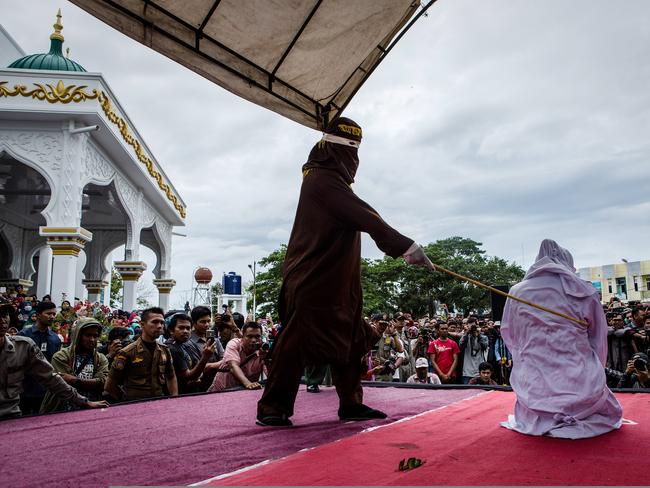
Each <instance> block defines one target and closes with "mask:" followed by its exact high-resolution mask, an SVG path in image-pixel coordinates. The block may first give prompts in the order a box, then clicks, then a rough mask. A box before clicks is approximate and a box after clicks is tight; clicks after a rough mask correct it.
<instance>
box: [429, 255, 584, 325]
mask: <svg viewBox="0 0 650 488" xmlns="http://www.w3.org/2000/svg"><path fill="white" fill-rule="evenodd" d="M427 267H428V268H429V269H430V270H431V271H439V272H442V273H446V274H448V275H450V276H453V277H454V278H456V279H459V280H461V281H466V282H467V283H471V284H472V285H475V286H478V287H481V288H485V289H486V290H490V291H491V292H493V293H497V294H498V295H502V296H504V297H507V298H510V299H512V300H516V301H518V302H521V303H523V304H525V305H528V306H529V307H533V308H536V309H538V310H543V311H544V312H548V313H550V314H553V315H557V316H558V317H562V318H564V319H567V320H570V321H571V322H575V323H576V324H580V325H582V326H584V327H589V323H587V322H585V321H584V320H580V319H576V318H575V317H571V316H570V315H565V314H563V313H562V312H557V311H555V310H551V309H550V308H546V307H543V306H542V305H537V304H536V303H533V302H529V301H528V300H524V299H523V298H519V297H516V296H514V295H510V294H509V293H506V292H504V291H501V290H497V289H496V288H494V287H492V286H489V285H486V284H485V283H481V282H480V281H476V280H473V279H472V278H468V277H467V276H463V275H461V274H458V273H454V272H453V271H450V270H448V269H446V268H443V267H442V266H438V265H437V264H433V263H432V262H431V260H430V259H429V258H428V257H427Z"/></svg>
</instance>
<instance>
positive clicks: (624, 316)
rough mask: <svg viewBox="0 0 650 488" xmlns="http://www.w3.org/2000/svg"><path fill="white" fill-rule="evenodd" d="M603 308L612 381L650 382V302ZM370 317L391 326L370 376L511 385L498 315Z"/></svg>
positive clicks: (625, 384)
mask: <svg viewBox="0 0 650 488" xmlns="http://www.w3.org/2000/svg"><path fill="white" fill-rule="evenodd" d="M603 310H604V313H605V317H606V319H607V323H608V337H607V341H608V354H607V363H606V368H605V372H606V375H607V380H608V385H609V386H610V387H612V388H650V373H649V368H648V356H649V355H650V306H649V305H647V304H642V303H638V302H629V303H627V304H625V305H624V304H622V303H621V302H620V301H617V300H611V301H610V302H609V303H608V304H606V305H604V306H603ZM370 320H371V321H372V322H373V323H374V324H375V326H380V325H381V327H382V328H384V327H385V332H384V334H383V336H382V339H381V340H380V341H379V342H378V343H377V345H376V347H375V348H374V349H373V351H371V353H370V354H369V356H368V372H367V374H366V376H365V379H372V380H375V381H393V382H408V383H429V384H438V383H441V384H483V385H503V386H508V385H509V378H510V372H511V371H512V366H513V363H512V355H511V354H510V351H509V350H508V348H507V347H506V344H505V342H504V340H503V338H502V336H501V324H500V322H498V321H493V320H491V319H490V318H489V317H478V316H473V315H470V316H468V317H463V316H453V315H452V314H449V313H448V311H446V309H445V308H444V307H443V313H442V314H441V315H436V316H435V317H429V316H428V315H426V316H425V317H422V318H419V319H414V318H413V317H412V316H411V314H409V313H399V314H397V315H395V316H394V317H392V318H390V317H389V316H388V315H385V314H378V315H374V316H372V317H371V318H370ZM554 374H561V372H556V373H554Z"/></svg>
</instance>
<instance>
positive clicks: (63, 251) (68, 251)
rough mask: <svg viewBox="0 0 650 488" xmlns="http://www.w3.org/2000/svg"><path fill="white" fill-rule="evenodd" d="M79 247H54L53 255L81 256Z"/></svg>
mask: <svg viewBox="0 0 650 488" xmlns="http://www.w3.org/2000/svg"><path fill="white" fill-rule="evenodd" d="M79 251H80V249H79V248H76V247H69V248H68V247H60V248H57V247H53V248H52V255H53V256H79Z"/></svg>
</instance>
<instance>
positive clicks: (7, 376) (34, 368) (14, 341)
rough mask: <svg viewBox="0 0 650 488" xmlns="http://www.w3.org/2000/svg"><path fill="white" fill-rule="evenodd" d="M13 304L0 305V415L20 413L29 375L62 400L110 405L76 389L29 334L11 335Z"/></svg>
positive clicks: (80, 403) (97, 406)
mask: <svg viewBox="0 0 650 488" xmlns="http://www.w3.org/2000/svg"><path fill="white" fill-rule="evenodd" d="M12 313H13V309H12V307H11V305H3V306H2V307H0V418H3V417H17V416H20V415H21V411H20V406H19V403H20V394H21V393H22V391H23V379H24V378H25V375H30V376H31V377H32V378H34V379H36V381H38V383H40V384H41V385H42V386H43V387H45V389H46V390H48V391H49V392H51V393H53V394H54V395H56V396H57V397H59V398H61V399H62V400H63V401H66V402H71V403H73V404H75V405H79V406H81V407H84V408H101V407H107V406H108V404H107V403H106V402H105V401H99V402H90V401H88V399H87V398H86V397H83V396H81V395H79V393H77V390H75V389H74V388H73V387H72V386H70V385H69V384H68V383H66V382H65V381H64V380H63V378H61V376H59V375H58V374H57V373H55V372H54V369H53V368H52V366H51V365H50V363H48V362H47V359H45V356H43V352H42V351H41V349H40V348H39V347H38V346H37V345H36V344H35V343H34V341H33V340H32V339H30V338H29V337H22V336H13V337H12V336H10V335H8V334H7V331H8V329H9V322H10V316H11V314H12Z"/></svg>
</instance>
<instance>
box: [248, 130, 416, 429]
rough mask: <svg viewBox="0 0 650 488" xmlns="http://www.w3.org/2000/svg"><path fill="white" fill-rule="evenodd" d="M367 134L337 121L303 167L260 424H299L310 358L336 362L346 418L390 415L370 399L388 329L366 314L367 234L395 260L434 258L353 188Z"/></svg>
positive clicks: (334, 369) (334, 374)
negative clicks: (372, 362) (375, 358)
mask: <svg viewBox="0 0 650 488" xmlns="http://www.w3.org/2000/svg"><path fill="white" fill-rule="evenodd" d="M361 137H362V131H361V127H359V125H358V124H356V123H355V122H354V121H352V120H350V119H347V118H344V117H340V118H337V119H335V120H334V121H332V122H331V123H330V124H329V125H328V127H327V129H326V130H325V133H324V135H323V138H322V139H321V140H320V141H319V142H318V143H317V144H316V145H315V146H314V148H313V149H312V150H311V153H310V154H309V158H308V160H307V163H306V164H305V165H304V166H303V168H302V169H303V182H302V188H301V191H300V200H299V202H298V209H297V211H296V217H295V221H294V225H293V230H292V231H291V237H290V239H289V245H288V248H287V254H286V258H285V261H284V270H283V284H282V290H281V292H280V299H279V314H280V322H281V323H282V324H283V329H282V331H281V332H280V334H279V337H278V339H277V340H276V342H275V343H274V348H273V351H272V362H271V369H270V372H269V378H268V381H267V383H266V388H265V389H264V394H263V396H262V398H261V399H260V401H259V403H258V406H257V423H258V424H259V425H265V426H289V425H292V424H291V421H290V420H289V417H291V416H292V415H293V405H294V402H295V399H296V395H297V393H298V387H299V384H300V377H301V375H302V372H303V370H304V366H305V365H306V364H309V365H318V364H330V366H331V370H332V377H333V380H334V384H335V386H336V391H337V394H338V396H339V410H338V415H339V418H340V419H341V420H346V421H347V420H368V419H376V418H386V414H385V413H383V412H380V411H379V410H375V409H372V408H370V407H368V406H366V405H364V404H363V390H362V388H361V375H362V374H363V373H365V369H363V367H365V364H363V365H362V358H363V357H364V355H365V354H366V353H367V352H368V350H369V349H370V347H371V346H372V345H373V344H374V343H375V342H377V340H378V339H379V337H380V336H381V333H382V332H383V331H377V330H375V329H374V328H373V327H372V326H371V325H370V324H368V323H367V322H366V321H365V320H364V319H363V315H362V305H363V297H362V292H361V232H366V233H368V234H369V235H370V237H372V239H373V240H374V241H375V243H376V244H377V246H378V247H379V249H381V250H382V251H384V252H385V253H386V254H387V255H389V256H391V257H393V258H396V257H399V256H404V257H405V258H406V260H407V262H409V263H410V264H418V265H427V264H428V258H427V257H426V255H425V254H424V251H423V250H422V248H421V247H420V246H419V245H417V244H415V243H414V241H413V240H412V239H409V238H408V237H405V236H403V235H402V234H400V233H399V232H397V231H396V230H395V229H393V228H392V227H390V226H389V225H388V224H387V223H386V222H384V220H383V219H382V218H381V217H380V216H379V214H378V213H377V211H375V210H374V209H373V208H372V207H371V206H370V205H368V204H367V203H365V202H364V201H363V200H361V199H360V198H359V197H357V196H356V195H355V194H354V192H353V191H352V188H351V187H350V185H351V184H352V183H353V182H354V177H355V175H356V172H357V168H358V166H359V157H358V148H359V145H360V143H361Z"/></svg>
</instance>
